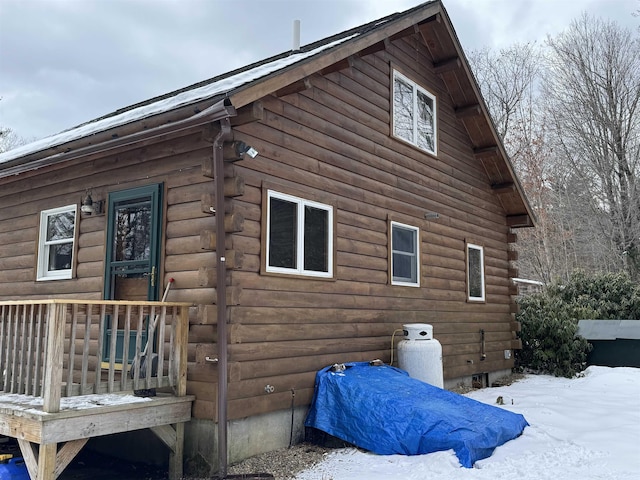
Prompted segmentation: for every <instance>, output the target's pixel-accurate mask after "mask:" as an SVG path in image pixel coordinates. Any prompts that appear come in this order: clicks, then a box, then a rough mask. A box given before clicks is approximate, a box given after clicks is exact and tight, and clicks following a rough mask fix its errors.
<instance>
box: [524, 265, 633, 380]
mask: <svg viewBox="0 0 640 480" xmlns="http://www.w3.org/2000/svg"><path fill="white" fill-rule="evenodd" d="M519 304H520V313H519V314H518V315H517V317H516V318H517V320H519V321H520V323H521V325H522V331H521V332H520V338H521V340H522V350H521V351H519V352H517V353H516V366H517V367H518V368H520V369H529V370H533V371H536V372H540V373H550V374H552V375H555V376H564V377H572V376H574V375H575V374H576V373H578V372H580V371H582V370H583V369H584V368H585V366H586V360H587V354H588V353H589V350H590V349H591V346H590V345H589V343H588V342H587V341H586V340H585V339H584V338H582V337H578V336H576V333H577V330H578V320H582V319H633V318H640V286H638V285H637V284H635V283H633V282H632V281H631V280H630V279H629V277H628V276H627V275H625V274H597V275H587V274H585V273H583V272H576V273H574V274H573V275H572V276H571V278H570V280H569V281H568V282H566V283H564V284H559V283H556V284H553V285H551V286H549V287H548V288H547V289H546V290H545V291H543V292H542V293H539V294H535V295H531V296H528V297H524V298H522V299H521V300H520V301H519Z"/></svg>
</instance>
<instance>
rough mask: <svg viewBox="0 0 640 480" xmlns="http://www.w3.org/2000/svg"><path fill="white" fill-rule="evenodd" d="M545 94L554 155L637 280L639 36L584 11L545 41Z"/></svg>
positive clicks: (639, 250)
mask: <svg viewBox="0 0 640 480" xmlns="http://www.w3.org/2000/svg"><path fill="white" fill-rule="evenodd" d="M548 45H549V48H550V52H549V53H550V55H549V57H548V62H547V65H548V68H547V71H546V72H547V73H546V78H545V82H544V93H545V98H546V100H547V106H548V112H549V115H550V118H551V124H550V126H551V128H552V129H553V131H554V133H555V138H556V141H557V144H558V145H559V147H560V149H561V153H562V155H563V156H564V158H565V159H566V160H567V161H568V163H569V165H570V166H571V167H572V168H573V170H574V172H575V175H576V176H577V178H579V179H580V180H581V183H582V184H583V185H584V188H585V189H587V191H588V195H587V196H586V197H588V198H587V200H588V204H589V206H590V213H591V218H593V219H596V220H597V225H598V227H599V229H600V232H601V233H602V234H603V235H604V236H605V237H607V238H609V239H610V240H611V244H612V245H613V246H614V248H615V252H614V253H615V254H616V255H617V256H618V258H619V261H620V263H621V264H622V265H624V267H625V269H626V270H627V271H628V272H629V273H630V275H631V276H632V278H636V279H638V278H640V184H639V183H638V176H639V174H640V118H639V116H638V108H639V107H640V104H639V103H640V40H639V39H638V38H637V37H636V38H634V37H633V36H632V34H631V32H630V31H628V30H626V29H624V28H622V27H620V26H618V25H617V24H616V23H614V22H608V21H604V20H600V19H596V18H591V17H589V16H588V15H586V14H585V15H583V16H582V17H581V18H580V19H579V20H577V21H574V22H573V23H572V24H571V26H570V27H569V29H568V30H566V31H565V32H564V33H562V34H560V35H558V36H557V37H555V38H550V39H549V40H548Z"/></svg>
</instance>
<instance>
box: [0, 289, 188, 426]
mask: <svg viewBox="0 0 640 480" xmlns="http://www.w3.org/2000/svg"><path fill="white" fill-rule="evenodd" d="M188 307H189V305H188V304H184V303H171V302H135V301H117V300H96V301H93V300H91V301H86V300H62V299H50V300H29V301H22V302H20V301H9V302H0V375H1V377H0V393H5V394H7V393H15V394H23V395H32V396H36V397H43V411H45V412H51V413H53V412H57V411H59V409H60V398H61V397H65V396H66V397H70V396H78V395H87V394H95V393H112V392H126V391H134V390H144V389H153V388H164V387H172V388H173V391H174V393H175V394H176V395H180V396H183V395H185V394H186V375H187V374H186V372H187V336H188V311H189V309H188ZM109 325H112V326H118V325H119V326H120V327H119V328H117V329H116V330H117V334H109V335H107V334H105V332H107V330H111V333H116V332H113V329H108V328H107V327H108V326H109ZM118 337H121V338H122V340H121V341H119V340H118ZM147 339H148V341H149V345H148V346H147ZM119 344H120V345H119ZM118 353H119V355H120V358H116V357H117V354H118ZM144 356H146V363H145V362H143V361H141V359H142V357H144ZM156 356H157V357H156ZM153 357H156V359H157V360H153V361H152V358H153ZM156 362H157V363H156Z"/></svg>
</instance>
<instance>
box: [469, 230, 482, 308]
mask: <svg viewBox="0 0 640 480" xmlns="http://www.w3.org/2000/svg"><path fill="white" fill-rule="evenodd" d="M466 253H467V298H468V299H469V300H470V301H475V302H484V300H485V288H484V247H482V246H481V245H475V244H473V243H467V252H466Z"/></svg>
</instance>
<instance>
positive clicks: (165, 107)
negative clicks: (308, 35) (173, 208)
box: [0, 1, 435, 170]
mask: <svg viewBox="0 0 640 480" xmlns="http://www.w3.org/2000/svg"><path fill="white" fill-rule="evenodd" d="M430 3H435V2H433V1H431V2H427V3H426V4H422V5H419V6H418V7H415V8H413V9H410V10H407V11H405V12H403V13H395V14H392V15H389V16H387V17H385V18H382V19H379V20H376V21H374V22H370V23H368V24H365V25H362V26H359V27H356V28H354V29H351V30H347V31H345V32H342V33H339V34H337V35H334V36H331V37H328V38H325V39H322V40H319V41H317V42H314V43H312V44H309V45H306V46H304V47H302V48H300V50H296V51H289V52H285V53H282V54H280V55H277V56H274V57H271V58H268V59H265V60H262V61H259V62H256V63H254V64H251V65H248V66H246V67H243V68H241V69H238V70H234V71H232V72H228V73H225V74H223V75H220V76H218V77H214V78H211V79H209V80H205V81H203V82H200V83H197V84H194V85H191V86H189V87H186V88H183V89H180V90H177V91H174V92H171V93H168V94H165V95H162V96H160V97H155V98H152V99H150V100H147V101H145V102H141V103H138V104H135V105H131V106H129V107H126V108H123V109H119V110H117V111H115V112H113V113H110V114H108V115H105V116H103V117H100V118H97V119H95V120H91V121H89V122H87V123H84V124H81V125H78V126H77V127H74V128H71V129H69V130H65V131H63V132H60V133H58V134H55V135H52V136H49V137H46V138H43V139H41V140H37V141H35V142H32V143H30V144H27V145H24V146H21V147H18V148H15V149H13V150H9V151H8V152H5V153H3V154H0V170H2V169H3V168H8V164H9V163H11V164H14V163H15V162H14V161H16V160H19V159H21V157H26V156H29V155H32V154H35V153H38V152H43V151H45V150H49V149H52V148H55V147H59V146H61V145H65V144H67V143H69V142H73V141H75V140H79V139H83V138H86V137H91V136H92V135H95V134H98V133H100V132H104V131H107V130H110V129H112V128H115V127H120V126H123V125H126V124H130V123H133V122H136V121H140V120H144V119H146V118H149V117H152V116H155V115H159V114H162V113H165V112H169V111H172V110H176V109H178V108H180V107H184V106H187V105H191V104H195V103H198V102H200V101H203V100H208V99H215V98H221V97H225V96H229V95H230V94H231V92H233V91H235V90H237V89H240V88H243V87H246V86H247V85H249V84H252V83H254V82H257V81H261V80H262V79H264V78H265V77H268V76H270V75H273V74H278V73H281V72H283V71H285V70H286V69H287V68H288V67H292V66H294V65H296V64H299V63H301V62H303V61H305V60H308V59H311V58H312V57H315V56H319V55H321V54H323V53H326V52H328V51H330V50H331V49H334V48H335V47H338V46H340V45H342V44H344V43H346V42H348V41H349V40H352V39H354V38H356V37H359V36H363V35H365V34H367V33H368V32H370V31H371V30H374V29H376V28H378V27H380V26H381V25H383V24H386V23H389V22H390V21H393V20H396V19H398V18H400V17H405V16H407V15H409V14H411V13H413V12H415V11H416V10H418V9H421V8H424V6H425V5H427V4H430ZM64 152H65V150H63V149H62V150H59V151H56V152H52V153H50V154H60V153H64ZM28 162H29V160H27V162H25V163H28ZM39 166H40V165H36V166H35V167H34V168H38V167H39Z"/></svg>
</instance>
